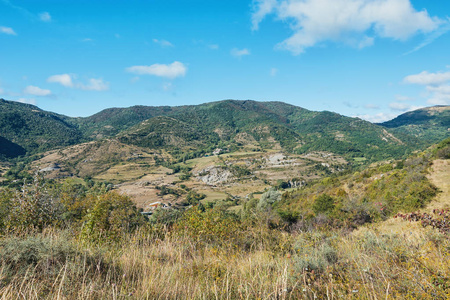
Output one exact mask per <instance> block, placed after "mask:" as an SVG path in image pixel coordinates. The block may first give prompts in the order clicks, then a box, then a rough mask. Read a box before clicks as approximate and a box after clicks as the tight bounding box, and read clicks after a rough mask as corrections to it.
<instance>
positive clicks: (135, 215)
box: [80, 192, 147, 243]
mask: <svg viewBox="0 0 450 300" xmlns="http://www.w3.org/2000/svg"><path fill="white" fill-rule="evenodd" d="M146 220H147V218H146V217H145V216H143V215H142V214H141V213H140V212H139V211H138V209H137V208H136V206H135V205H134V203H133V201H131V199H130V198H129V197H127V196H123V195H119V194H118V193H116V192H109V193H106V194H103V195H100V196H98V199H97V201H96V202H95V204H94V205H93V207H92V209H91V210H90V211H89V213H88V214H87V215H86V216H85V217H84V218H83V221H84V224H83V227H82V230H81V233H80V237H81V239H82V240H84V241H91V242H99V243H101V242H111V241H118V240H120V239H121V238H122V237H123V236H124V234H126V233H131V232H133V231H135V230H136V229H137V228H138V227H139V226H141V225H144V224H146Z"/></svg>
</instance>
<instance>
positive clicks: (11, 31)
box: [0, 26, 17, 35]
mask: <svg viewBox="0 0 450 300" xmlns="http://www.w3.org/2000/svg"><path fill="white" fill-rule="evenodd" d="M0 32H1V33H4V34H9V35H17V33H16V32H15V31H14V29H12V28H11V27H4V26H0Z"/></svg>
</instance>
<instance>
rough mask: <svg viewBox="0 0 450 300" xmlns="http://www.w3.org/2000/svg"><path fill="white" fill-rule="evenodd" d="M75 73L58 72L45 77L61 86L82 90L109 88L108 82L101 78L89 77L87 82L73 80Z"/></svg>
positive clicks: (104, 89)
mask: <svg viewBox="0 0 450 300" xmlns="http://www.w3.org/2000/svg"><path fill="white" fill-rule="evenodd" d="M75 77H76V76H75V75H71V74H59V75H53V76H50V77H49V78H47V82H53V83H59V84H61V85H62V86H65V87H69V88H76V89H80V90H84V91H106V90H108V89H109V83H108V82H105V81H103V79H101V78H98V79H96V78H90V79H89V80H88V84H83V83H81V82H74V81H73V79H74V78H75Z"/></svg>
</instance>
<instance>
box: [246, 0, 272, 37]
mask: <svg viewBox="0 0 450 300" xmlns="http://www.w3.org/2000/svg"><path fill="white" fill-rule="evenodd" d="M277 5H278V3H277V0H254V1H253V9H254V12H253V14H252V29H253V30H258V29H259V23H261V21H262V20H263V19H264V17H265V16H267V15H268V14H271V13H272V12H273V11H274V10H275V7H277Z"/></svg>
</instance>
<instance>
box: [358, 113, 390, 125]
mask: <svg viewBox="0 0 450 300" xmlns="http://www.w3.org/2000/svg"><path fill="white" fill-rule="evenodd" d="M397 115H398V113H397V114H393V113H378V114H375V115H370V114H364V115H356V116H354V117H356V118H360V119H363V120H366V121H369V122H372V123H382V122H386V121H389V120H392V119H393V118H395V117H396V116H397Z"/></svg>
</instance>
